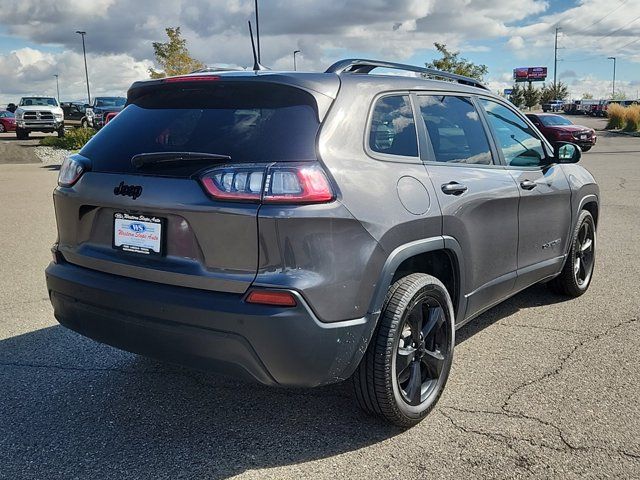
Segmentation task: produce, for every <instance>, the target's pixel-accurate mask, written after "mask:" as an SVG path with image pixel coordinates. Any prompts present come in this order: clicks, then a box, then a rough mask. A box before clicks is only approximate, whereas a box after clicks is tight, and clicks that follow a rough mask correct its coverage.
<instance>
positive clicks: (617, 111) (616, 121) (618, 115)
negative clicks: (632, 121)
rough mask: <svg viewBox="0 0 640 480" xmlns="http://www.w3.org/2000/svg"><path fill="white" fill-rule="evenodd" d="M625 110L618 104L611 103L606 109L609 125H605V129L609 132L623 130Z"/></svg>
mask: <svg viewBox="0 0 640 480" xmlns="http://www.w3.org/2000/svg"><path fill="white" fill-rule="evenodd" d="M625 114H626V109H625V108H624V107H623V106H622V105H620V104H618V103H611V104H609V108H607V115H608V117H609V123H607V129H609V130H619V129H621V128H624V125H625V121H626V120H625V118H626V115H625Z"/></svg>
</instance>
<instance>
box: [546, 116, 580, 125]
mask: <svg viewBox="0 0 640 480" xmlns="http://www.w3.org/2000/svg"><path fill="white" fill-rule="evenodd" d="M540 121H541V122H542V124H543V125H545V126H547V127H554V126H559V125H573V123H571V121H570V120H567V119H566V118H564V117H561V116H560V115H541V116H540Z"/></svg>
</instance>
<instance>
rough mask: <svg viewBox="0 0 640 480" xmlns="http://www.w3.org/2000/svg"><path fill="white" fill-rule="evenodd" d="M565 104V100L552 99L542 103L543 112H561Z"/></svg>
mask: <svg viewBox="0 0 640 480" xmlns="http://www.w3.org/2000/svg"><path fill="white" fill-rule="evenodd" d="M563 106H564V101H563V100H551V101H550V102H546V103H543V104H542V111H543V112H545V113H546V112H561V111H562V107H563Z"/></svg>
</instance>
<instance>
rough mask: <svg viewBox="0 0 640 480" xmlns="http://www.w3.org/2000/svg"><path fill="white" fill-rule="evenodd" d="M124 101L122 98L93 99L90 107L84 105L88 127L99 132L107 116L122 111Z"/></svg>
mask: <svg viewBox="0 0 640 480" xmlns="http://www.w3.org/2000/svg"><path fill="white" fill-rule="evenodd" d="M126 101H127V99H126V98H124V97H95V98H94V99H93V103H91V105H86V115H87V123H88V126H90V127H93V128H95V129H96V130H100V129H101V128H102V127H103V126H104V124H105V117H106V116H107V114H108V113H110V112H119V111H120V110H122V109H123V108H124V104H125V103H126Z"/></svg>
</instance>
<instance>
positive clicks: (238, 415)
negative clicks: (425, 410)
mask: <svg viewBox="0 0 640 480" xmlns="http://www.w3.org/2000/svg"><path fill="white" fill-rule="evenodd" d="M561 300H562V297H556V296H553V295H551V294H550V293H547V291H546V289H544V287H540V288H538V287H534V288H533V289H530V291H525V292H523V293H521V294H519V295H517V296H516V297H514V298H512V299H510V300H508V301H507V302H505V303H503V304H502V305H500V306H499V307H497V308H494V309H492V310H490V311H489V312H487V313H485V314H483V315H482V316H480V317H479V318H478V319H476V321H475V322H472V323H471V324H469V325H468V326H465V327H463V328H462V329H461V330H460V331H459V335H458V342H463V341H466V340H467V339H469V338H470V337H472V336H473V335H474V334H475V333H477V332H479V331H480V330H482V329H484V328H486V327H488V326H490V325H491V324H493V323H494V322H496V321H498V320H500V319H502V318H505V317H506V316H508V315H511V314H512V313H513V312H515V311H517V310H518V309H521V308H527V307H530V306H533V305H539V304H540V303H554V302H557V301H561ZM0 385H2V388H0V418H2V419H3V420H2V421H1V422H0V464H1V465H3V474H4V475H6V478H51V477H59V478H136V479H147V478H149V479H156V478H201V477H202V478H204V477H206V478H214V479H216V478H219V479H222V478H228V477H230V476H233V475H237V474H239V473H241V472H243V471H246V470H252V469H257V468H271V467H278V466H283V465H291V464H297V463H302V462H307V461H311V460H316V459H322V458H326V457H330V456H334V455H338V454H341V453H345V452H349V451H354V450H358V449H361V448H363V447H366V446H368V445H371V444H374V443H378V442H381V441H383V440H386V439H389V438H391V437H393V436H395V435H398V434H400V433H401V430H400V429H397V428H394V427H390V426H388V425H386V424H384V423H382V422H381V421H378V420H376V419H374V418H371V417H368V416H366V415H364V414H363V413H360V412H359V410H358V409H357V408H356V407H355V405H354V401H353V399H352V397H351V393H350V389H349V386H348V384H346V383H345V384H339V385H333V386H329V387H323V388H318V389H313V390H296V389H278V388H268V387H263V386H261V385H257V384H253V383H246V382H242V381H238V380H235V379H230V378H223V377H217V376H215V375H210V374H206V373H201V372H196V371H193V370H187V369H183V368H181V367H177V366H173V365H168V364H164V363H160V362H156V361H153V360H149V359H145V358H142V357H138V356H136V355H133V354H129V353H126V352H120V351H118V350H116V349H113V348H111V347H108V346H105V345H100V344H98V343H95V342H93V341H91V340H88V339H86V338H84V337H81V336H80V335H77V334H75V333H73V332H71V331H69V330H67V329H65V328H63V327H61V326H54V327H49V328H44V329H42V330H38V331H35V332H32V333H27V334H24V335H20V336H15V337H12V338H8V339H6V340H3V341H0ZM427 421H428V420H427Z"/></svg>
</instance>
